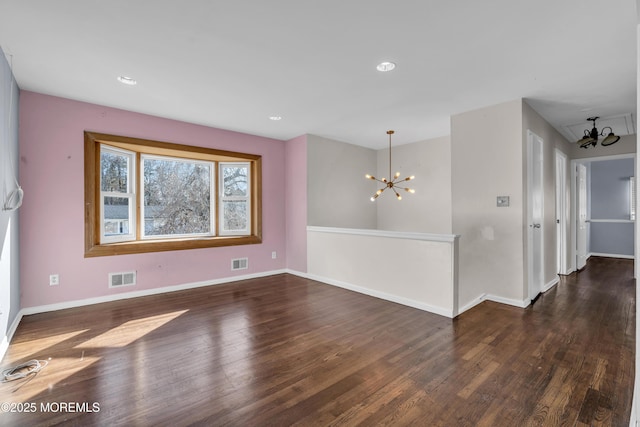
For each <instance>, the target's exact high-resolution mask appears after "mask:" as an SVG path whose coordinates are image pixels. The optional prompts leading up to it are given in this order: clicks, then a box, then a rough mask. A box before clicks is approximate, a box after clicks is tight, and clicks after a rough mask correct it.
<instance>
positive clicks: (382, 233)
mask: <svg viewBox="0 0 640 427" xmlns="http://www.w3.org/2000/svg"><path fill="white" fill-rule="evenodd" d="M307 231H313V232H316V233H334V234H353V235H356V236H373V237H388V238H392V239H405V240H426V241H430V242H448V243H453V242H455V241H456V240H457V239H459V238H460V235H459V234H435V233H412V232H408V231H388V230H371V229H362V228H334V227H318V226H311V225H310V226H307Z"/></svg>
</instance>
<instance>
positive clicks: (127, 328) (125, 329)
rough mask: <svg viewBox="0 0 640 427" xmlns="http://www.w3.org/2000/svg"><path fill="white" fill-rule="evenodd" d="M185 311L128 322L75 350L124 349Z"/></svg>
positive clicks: (78, 346)
mask: <svg viewBox="0 0 640 427" xmlns="http://www.w3.org/2000/svg"><path fill="white" fill-rule="evenodd" d="M187 311H189V310H180V311H174V312H172V313H164V314H159V315H157V316H151V317H144V318H141V319H135V320H130V321H128V322H125V323H123V324H122V325H120V326H117V327H115V328H113V329H109V330H108V331H107V332H105V333H103V334H100V335H98V336H96V337H93V338H91V339H90V340H88V341H85V342H84V343H82V344H80V345H77V346H76V347H75V348H94V347H124V346H126V345H129V344H131V343H132V342H134V341H135V340H138V339H140V338H142V337H143V336H145V335H147V334H148V333H149V332H152V331H153V330H155V329H158V328H159V327H161V326H163V325H165V324H167V323H169V322H170V321H172V320H173V319H175V318H177V317H178V316H181V315H183V314H184V313H186V312H187Z"/></svg>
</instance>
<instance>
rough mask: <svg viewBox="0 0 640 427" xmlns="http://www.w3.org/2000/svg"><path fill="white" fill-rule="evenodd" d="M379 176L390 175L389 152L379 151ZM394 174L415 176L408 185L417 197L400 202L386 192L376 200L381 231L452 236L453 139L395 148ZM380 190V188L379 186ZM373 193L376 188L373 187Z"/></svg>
mask: <svg viewBox="0 0 640 427" xmlns="http://www.w3.org/2000/svg"><path fill="white" fill-rule="evenodd" d="M377 154H378V166H377V174H378V175H376V176H384V177H387V176H388V175H389V149H388V148H387V149H383V150H378V153H377ZM392 168H393V171H392V174H394V173H396V172H400V176H401V178H404V177H406V176H410V175H415V176H416V179H415V180H413V181H410V182H409V183H407V185H406V186H407V187H411V188H414V189H415V190H416V192H415V194H409V193H406V192H402V200H401V201H398V200H397V199H396V197H394V195H393V194H387V192H385V193H384V194H383V195H382V196H380V197H379V198H378V199H377V200H376V202H375V203H376V206H377V208H378V215H377V216H378V224H377V228H378V229H379V230H395V231H413V232H424V233H444V234H450V233H451V138H450V137H449V136H445V137H441V138H434V139H430V140H425V141H420V142H415V143H412V144H405V145H400V146H397V147H396V146H394V147H393V148H392ZM378 186H379V185H378ZM372 189H373V190H372V193H373V192H374V191H375V189H376V187H375V186H372Z"/></svg>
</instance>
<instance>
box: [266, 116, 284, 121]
mask: <svg viewBox="0 0 640 427" xmlns="http://www.w3.org/2000/svg"><path fill="white" fill-rule="evenodd" d="M269 120H273V121H274V122H277V121H280V120H282V116H269Z"/></svg>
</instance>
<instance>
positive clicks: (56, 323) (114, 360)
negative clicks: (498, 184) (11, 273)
mask: <svg viewBox="0 0 640 427" xmlns="http://www.w3.org/2000/svg"><path fill="white" fill-rule="evenodd" d="M632 269H633V263H632V261H627V260H612V259H605V258H594V259H591V260H590V262H589V264H588V266H587V268H586V269H585V270H584V271H582V272H580V273H579V274H572V275H570V276H567V277H563V278H562V280H561V282H560V283H559V284H558V285H557V286H556V287H554V288H553V289H552V290H550V291H548V292H547V293H545V294H544V295H542V296H541V298H540V299H539V300H538V301H537V302H536V303H535V305H534V306H533V307H530V308H528V309H519V308H515V307H509V306H505V305H501V304H497V303H492V302H484V303H482V304H480V305H479V306H477V307H475V308H473V309H471V310H469V311H467V312H466V313H464V314H462V315H461V316H459V318H457V319H456V320H451V319H447V318H444V317H440V316H437V315H433V314H430V313H425V312H422V311H419V310H416V309H412V308H409V307H404V306H401V305H397V304H394V303H390V302H385V301H382V300H378V299H375V298H371V297H367V296H364V295H359V294H356V293H353V292H349V291H346V290H343V289H339V288H335V287H331V286H328V285H324V284H320V283H317V282H314V281H311V280H305V279H302V278H299V277H295V276H291V275H278V276H273V277H269V278H264V279H255V280H248V281H245V282H239V283H235V284H228V285H219V286H212V287H207V288H200V289H196V290H190V291H184V292H175V293H170V294H165V295H157V296H151V297H144V298H137V299H131V300H127V301H118V302H113V303H106V304H99V305H94V306H89V307H83V308H77V309H70V310H63V311H58V312H53V313H44V314H39V315H33V316H27V317H25V318H24V319H23V321H22V323H21V324H20V326H19V328H18V331H17V332H16V335H15V337H14V339H13V342H12V343H11V346H10V348H9V350H8V352H7V355H6V356H5V358H4V360H3V363H2V366H3V367H8V366H14V365H16V364H18V363H21V362H25V361H27V360H29V359H41V360H47V359H49V358H50V359H51V360H50V362H49V364H48V366H46V367H45V368H44V369H43V370H42V371H41V372H40V373H39V374H38V375H37V376H35V377H33V378H32V379H31V380H29V381H24V380H23V381H16V382H10V383H4V384H0V402H10V403H12V404H13V409H18V406H17V403H19V402H22V403H29V404H30V405H31V404H33V405H35V406H31V408H34V409H36V411H35V412H34V413H4V414H0V424H2V425H21V426H26V425H29V426H36V425H82V426H87V425H101V426H107V425H109V426H113V425H125V426H152V425H153V426H158V425H167V426H175V425H190V424H195V425H228V426H287V425H299V426H307V425H318V426H329V425H331V426H352V425H363V426H372V425H418V426H438V425H441V426H524V425H549V426H558V425H571V426H574V425H613V426H625V425H628V423H629V421H628V420H629V414H630V410H631V400H632V389H633V376H634V348H635V289H634V287H635V282H634V279H633V275H632ZM66 402H72V403H81V404H82V403H85V404H87V405H88V407H90V408H91V409H92V410H94V409H96V408H95V407H94V406H93V403H94V402H95V403H97V404H98V406H99V412H89V413H87V412H86V411H85V409H87V408H86V407H85V408H83V407H82V406H80V407H75V409H76V410H77V409H80V411H79V412H70V411H69V410H62V409H64V407H62V406H60V404H61V403H66ZM52 403H53V404H54V405H53V406H52V405H51V404H52ZM47 404H48V405H49V406H47ZM43 405H44V406H43ZM22 409H25V406H23V408H22ZM43 409H45V410H46V409H48V411H43ZM67 409H68V408H67Z"/></svg>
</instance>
